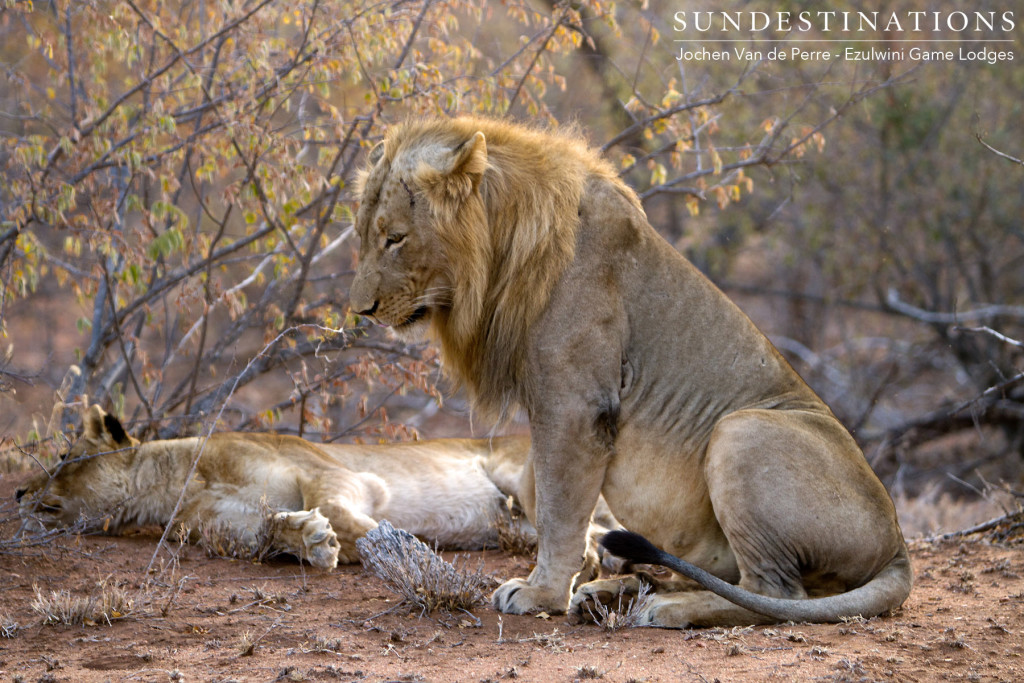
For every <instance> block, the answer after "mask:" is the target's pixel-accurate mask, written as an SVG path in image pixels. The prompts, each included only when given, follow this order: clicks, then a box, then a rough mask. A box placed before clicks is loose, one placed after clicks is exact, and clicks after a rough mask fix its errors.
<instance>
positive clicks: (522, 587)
mask: <svg viewBox="0 0 1024 683" xmlns="http://www.w3.org/2000/svg"><path fill="white" fill-rule="evenodd" d="M567 602H568V599H567V596H565V595H564V594H559V593H558V592H557V591H553V590H551V589H550V588H546V587H544V586H532V585H530V583H529V582H528V581H527V580H526V579H510V580H508V581H506V582H505V583H503V584H501V585H500V586H498V589H497V590H496V591H494V594H493V595H491V604H492V605H494V608H495V609H496V610H498V611H499V612H505V613H506V614H529V613H531V612H547V613H548V614H562V613H564V612H565V606H566V603H567Z"/></svg>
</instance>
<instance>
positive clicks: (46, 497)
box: [17, 405, 617, 575]
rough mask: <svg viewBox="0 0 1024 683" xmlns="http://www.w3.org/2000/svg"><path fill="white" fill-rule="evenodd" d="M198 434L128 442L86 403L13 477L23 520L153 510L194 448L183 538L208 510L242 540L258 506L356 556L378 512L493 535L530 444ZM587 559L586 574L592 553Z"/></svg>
mask: <svg viewBox="0 0 1024 683" xmlns="http://www.w3.org/2000/svg"><path fill="white" fill-rule="evenodd" d="M201 441H202V440H201V439H200V438H198V437H194V438H185V439H170V440H165V441H153V442H150V443H144V444H139V442H138V441H137V440H136V439H134V438H132V437H130V436H129V435H128V434H127V433H126V432H125V430H124V428H123V427H122V426H121V423H120V422H118V420H117V419H116V418H115V417H113V416H112V415H108V414H107V413H105V412H104V411H103V409H101V408H100V407H99V406H97V405H93V406H91V407H90V408H88V410H87V411H86V412H85V414H84V416H83V434H82V436H81V437H80V438H79V439H78V440H77V441H76V442H75V443H74V445H73V446H72V447H71V449H70V451H69V452H68V454H67V455H65V456H64V459H63V460H62V461H61V463H60V464H59V465H58V467H57V468H56V469H55V471H54V472H52V473H50V472H40V473H39V474H37V475H35V476H34V477H33V478H32V479H31V480H30V481H29V482H28V483H27V484H26V485H25V487H24V488H21V489H19V490H18V491H17V496H18V500H19V501H20V506H19V508H20V514H21V516H22V518H23V519H24V520H25V521H26V523H27V524H28V525H29V526H30V527H31V528H35V529H39V528H54V527H59V526H69V525H72V524H75V523H82V524H84V525H85V528H86V529H87V530H99V529H103V530H106V531H111V532H117V531H119V530H122V529H123V528H125V527H126V526H128V525H132V524H137V525H146V524H161V525H162V524H166V523H167V522H168V521H169V520H170V518H171V512H172V511H173V509H174V505H175V503H176V502H177V500H178V496H179V494H180V493H181V490H182V487H184V486H185V481H186V477H187V475H188V472H189V469H190V467H191V465H192V462H193V460H194V458H195V457H196V455H197V453H198V450H197V449H199V448H202V449H203V450H202V457H201V458H200V459H199V461H198V466H197V469H196V474H195V477H193V479H192V480H191V481H190V482H189V484H188V488H187V490H186V493H185V498H184V502H183V506H182V508H181V512H180V513H179V515H178V517H177V519H178V520H180V521H181V522H183V523H184V525H185V527H186V528H188V529H189V530H190V532H191V535H192V537H193V538H192V540H196V536H197V535H198V533H199V531H200V529H201V528H202V526H203V525H204V524H206V523H214V524H217V525H219V526H221V527H223V528H225V529H226V530H228V531H230V532H232V533H233V534H235V535H236V536H237V537H239V538H241V539H242V540H243V542H244V543H247V544H252V543H253V542H254V541H255V534H256V530H257V529H259V528H260V527H261V524H262V522H263V517H264V515H266V514H267V511H268V510H270V511H271V514H272V521H271V525H270V533H271V536H272V538H271V544H270V545H271V549H272V550H274V551H277V552H281V553H287V554H291V555H295V556H296V557H298V558H300V559H302V560H305V561H307V562H309V563H310V564H312V565H313V566H315V567H323V568H332V567H334V566H336V565H337V564H338V562H341V563H350V562H357V561H358V559H359V556H358V553H357V551H356V546H355V542H356V539H358V538H360V537H361V536H362V535H363V534H365V533H366V532H367V531H369V530H370V529H373V528H374V527H376V526H377V521H378V520H381V519H387V520H388V521H390V522H391V523H392V524H393V525H394V526H396V527H399V528H403V529H405V530H407V531H409V532H411V533H414V534H416V535H418V536H421V537H422V538H424V539H426V540H428V541H429V542H431V543H437V544H439V545H441V546H442V547H447V548H453V549H479V548H482V547H485V546H488V545H494V543H495V541H496V540H497V530H496V524H495V523H496V522H497V521H498V519H499V517H500V516H501V515H503V514H507V512H508V509H507V499H508V496H516V495H517V494H518V486H519V481H520V480H521V479H522V469H523V466H524V464H525V463H526V459H527V453H528V452H529V448H530V446H529V439H528V438H527V437H496V438H493V439H439V440H434V441H414V442H407V443H396V444H389V445H378V446H360V445H349V444H346V445H335V444H314V443H311V442H309V441H306V440H303V439H300V438H297V437H294V436H280V435H276V434H245V433H231V432H229V433H218V434H213V435H211V436H210V438H209V440H207V442H206V444H205V446H203V445H202V443H201ZM598 514H599V520H598V521H599V522H601V523H602V525H601V526H595V529H594V533H595V534H597V533H600V532H601V531H604V530H606V529H607V528H608V527H614V526H617V525H616V524H615V522H614V520H613V519H611V517H610V516H609V515H607V511H606V508H603V507H602V509H601V510H599V512H598ZM524 523H525V520H524ZM525 532H526V533H531V532H532V527H531V526H530V525H529V524H528V523H525ZM589 566H590V570H589V572H590V574H591V575H594V574H596V569H597V568H596V555H593V554H592V555H591V557H590V560H589Z"/></svg>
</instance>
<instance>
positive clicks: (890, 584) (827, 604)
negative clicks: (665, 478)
mask: <svg viewBox="0 0 1024 683" xmlns="http://www.w3.org/2000/svg"><path fill="white" fill-rule="evenodd" d="M601 545H603V546H604V547H605V549H606V550H608V552H610V553H612V554H613V555H617V556H619V557H621V558H624V559H626V560H630V561H631V562H636V563H641V564H655V565H660V566H662V567H668V568H669V569H671V570H673V571H675V572H678V573H680V574H682V575H683V576H685V577H687V578H688V579H692V580H694V581H696V582H697V583H699V584H700V585H701V586H703V587H704V588H706V589H708V590H709V591H711V592H712V593H715V594H717V595H719V596H721V597H723V598H725V599H726V600H728V601H730V602H732V603H735V604H736V605H739V606H740V607H743V608H746V609H748V610H750V611H751V612H757V613H758V614H763V615H765V616H768V617H771V618H773V619H777V620H779V621H795V622H800V621H812V622H837V621H842V620H844V619H850V618H854V617H864V618H867V617H873V616H876V615H878V614H882V613H883V612H887V611H889V610H892V609H895V608H897V607H899V606H900V605H902V604H903V601H904V600H906V599H907V596H908V595H910V587H911V585H912V583H913V573H912V572H911V569H910V558H909V556H908V554H907V547H906V545H902V546H901V549H900V551H899V552H898V553H897V554H896V556H895V557H893V558H892V560H890V562H889V563H888V564H887V565H886V566H885V567H883V568H882V570H881V571H880V572H878V573H877V574H876V575H875V576H874V577H873V578H872V579H871V580H870V581H868V582H867V583H866V584H864V585H863V586H859V587H858V588H855V589H853V590H851V591H847V592H845V593H840V594H838V595H830V596H828V597H823V598H807V599H787V598H772V597H768V596H765V595H759V594H757V593H751V592H750V591H748V590H745V589H743V588H740V587H739V586H736V585H734V584H731V583H727V582H725V581H723V580H722V579H720V578H718V577H717V576H713V575H712V574H709V573H708V572H706V571H704V570H703V569H701V568H700V567H697V566H695V565H692V564H690V563H689V562H687V561H685V560H681V559H679V558H678V557H676V556H675V555H671V554H669V553H667V552H665V551H664V550H661V549H660V548H657V547H655V546H654V544H652V543H651V542H650V541H648V540H647V539H646V538H644V537H643V536H641V535H640V534H637V533H634V532H632V531H623V530H619V531H610V532H608V533H607V534H605V535H604V537H603V538H602V539H601Z"/></svg>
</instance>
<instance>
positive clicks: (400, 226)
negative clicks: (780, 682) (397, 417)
mask: <svg viewBox="0 0 1024 683" xmlns="http://www.w3.org/2000/svg"><path fill="white" fill-rule="evenodd" d="M361 184H362V201H361V205H360V207H359V212H358V215H357V218H356V230H357V231H358V233H359V237H360V239H361V240H362V244H361V247H360V252H359V266H358V270H357V272H356V276H355V280H354V281H353V283H352V290H351V303H352V308H353V310H354V311H356V312H357V313H360V314H362V315H366V316H372V317H373V318H374V319H375V320H376V321H377V322H378V323H381V324H383V325H388V326H391V327H392V328H393V329H394V330H395V331H396V332H397V333H398V334H399V335H401V336H410V335H412V334H414V333H416V332H418V331H423V330H426V331H428V332H429V335H430V336H431V337H432V338H433V339H434V340H435V341H436V342H438V344H439V346H440V350H441V354H442V360H443V362H444V364H445V365H446V367H447V369H448V371H449V373H450V374H451V375H452V376H453V377H454V379H455V380H456V381H459V382H461V383H462V384H463V385H464V386H465V387H466V388H467V390H468V392H469V394H470V396H471V397H472V398H473V399H474V401H475V404H476V406H477V407H479V408H481V409H483V410H484V411H486V412H489V413H491V414H497V415H502V414H507V412H508V411H510V410H511V409H513V408H514V407H515V406H516V405H518V406H521V407H522V408H523V409H525V411H526V413H527V415H528V417H529V420H530V436H531V439H532V450H531V452H530V459H531V463H532V467H526V468H524V477H525V480H524V486H523V491H524V493H528V492H529V491H530V490H531V489H533V490H535V496H536V497H535V500H531V499H530V496H529V495H525V496H524V503H525V504H526V505H527V506H528V507H529V506H533V505H535V513H533V514H531V518H533V519H534V521H535V523H536V525H537V528H538V530H539V548H538V557H537V566H536V568H535V569H534V570H533V572H532V573H531V574H530V576H529V578H527V579H512V580H510V581H507V582H506V583H504V584H503V585H502V586H500V587H499V588H498V589H497V590H496V591H495V593H494V595H493V598H492V599H493V602H494V605H495V606H496V607H497V608H498V609H500V610H501V611H504V612H511V613H525V612H531V611H539V610H545V611H547V612H564V611H565V610H566V609H567V608H568V609H571V610H572V611H573V612H574V613H577V614H580V613H584V612H585V611H586V609H585V608H586V607H587V605H588V603H589V602H591V601H595V600H602V601H603V600H607V599H610V598H611V597H612V596H613V595H615V594H616V593H618V592H619V591H622V590H636V589H637V585H638V582H637V581H636V579H635V578H633V579H628V580H626V581H625V582H624V583H621V584H620V583H618V582H611V581H608V580H605V581H598V582H594V583H589V584H586V585H584V586H582V587H581V588H580V589H579V590H578V591H577V592H576V593H575V595H573V596H571V602H570V591H571V586H572V585H573V577H574V575H575V574H576V573H577V572H578V571H580V569H581V566H582V559H581V558H582V557H583V556H584V549H585V547H586V546H585V537H586V529H587V520H588V519H589V516H590V512H591V510H592V509H593V508H594V504H595V502H596V501H597V500H598V495H599V494H600V493H602V492H603V493H604V496H605V499H606V500H607V502H608V505H609V506H610V507H611V510H612V512H613V513H614V514H615V516H616V517H617V518H618V519H619V521H620V522H622V524H623V525H624V526H625V527H626V528H628V529H632V530H634V531H636V532H639V533H641V534H643V535H645V536H647V537H648V538H650V539H651V540H652V541H653V542H654V543H655V544H657V545H658V546H660V547H661V548H664V549H666V550H668V551H669V552H671V553H674V554H675V555H678V556H680V557H682V558H685V560H687V561H688V562H690V563H692V564H694V565H697V566H698V567H701V568H703V569H704V570H707V572H710V574H712V575H713V576H715V577H719V578H720V579H724V580H725V581H726V582H728V583H732V584H737V583H738V585H739V587H740V588H741V589H742V590H741V591H738V592H739V593H742V594H744V595H747V596H749V599H747V600H745V602H744V604H745V605H746V608H743V607H739V606H738V605H736V604H735V602H732V601H730V600H727V599H724V598H722V597H719V596H718V595H717V593H719V592H725V591H722V588H721V585H720V584H715V583H714V582H713V581H706V582H704V584H702V585H704V587H705V588H709V587H710V590H711V591H715V594H713V593H712V592H708V591H707V590H693V588H695V585H694V584H692V583H690V584H688V585H687V584H682V583H673V584H672V585H673V586H674V587H675V589H674V591H672V592H667V593H659V594H657V595H655V596H653V598H652V600H651V601H650V602H649V603H648V607H646V608H645V609H644V611H643V615H642V617H643V620H644V621H645V622H646V623H648V624H650V625H657V626H668V627H685V626H689V625H734V624H751V623H759V622H770V621H776V620H788V619H793V620H797V621H800V620H812V621H834V620H838V619H842V618H844V617H850V616H854V615H862V616H865V617H866V616H870V615H875V614H879V613H882V612H885V611H887V610H891V609H894V608H896V607H898V606H899V605H900V604H902V602H903V600H904V599H905V598H906V597H907V595H908V593H909V591H910V586H911V569H910V564H909V558H908V554H907V548H906V544H905V543H904V540H903V535H902V533H901V532H900V528H899V524H898V523H897V520H896V514H895V510H894V508H893V504H892V500H891V499H890V498H889V496H888V494H887V492H886V490H885V488H884V487H883V486H882V484H881V482H879V480H878V479H877V478H876V477H875V475H874V473H873V472H872V471H871V469H870V467H869V466H868V464H867V462H866V461H865V459H864V456H863V454H862V453H861V451H860V449H859V448H858V446H857V444H856V443H855V442H854V440H853V438H852V437H851V436H850V434H849V433H848V432H847V430H846V429H845V428H844V427H843V426H842V425H841V424H840V423H839V421H838V420H837V419H836V418H835V416H834V415H833V414H832V412H831V411H830V410H829V409H828V407H827V406H825V404H824V403H823V402H822V401H821V399H819V398H818V396H816V395H815V394H814V392H813V391H812V390H811V389H810V388H809V387H808V386H807V385H806V384H805V383H804V382H803V380H801V379H800V377H799V376H798V375H797V374H796V372H795V371H794V370H793V369H792V368H791V367H790V366H789V364H788V363H787V362H786V361H785V360H784V359H783V358H782V356H781V355H780V354H779V353H778V352H777V351H776V349H775V348H774V347H773V346H772V345H771V343H769V341H768V340H767V339H766V338H765V337H764V335H763V334H761V332H760V331H758V330H757V328H755V327H754V325H753V323H752V322H751V321H750V320H749V319H748V318H747V317H746V316H745V315H744V314H743V313H742V312H741V311H740V310H739V309H738V308H737V307H736V306H735V305H734V304H732V303H731V302H730V301H729V299H728V298H726V296H725V295H724V294H722V293H721V292H720V291H719V290H718V289H716V288H715V287H714V285H712V284H711V283H710V282H709V281H708V280H707V279H706V278H705V277H703V276H702V275H701V273H700V272H699V271H698V270H697V269H696V268H694V267H693V265H691V264H690V263H689V262H687V261H686V260H685V259H684V258H683V257H682V256H680V254H679V253H678V252H677V251H676V250H675V249H673V248H672V247H671V246H670V245H669V244H668V243H667V242H666V241H665V240H664V239H662V238H661V237H660V236H659V235H658V234H657V233H656V232H655V231H654V229H653V228H652V227H651V226H650V224H649V223H648V221H647V218H646V216H645V215H644V212H643V209H642V208H641V206H640V202H639V200H638V198H637V196H636V195H635V193H633V192H632V191H631V190H630V189H629V188H628V187H627V186H626V185H625V184H624V183H623V182H622V181H621V180H620V179H619V178H618V176H617V174H616V172H615V169H614V168H613V167H612V166H611V165H610V164H609V163H607V162H605V161H603V160H602V159H600V158H599V155H598V154H597V152H595V151H594V150H592V149H590V148H588V147H587V146H586V145H585V144H584V143H583V142H582V141H581V140H580V139H579V137H578V136H577V135H574V134H566V133H547V132H542V131H538V130H533V129H530V128H526V127H521V126H518V125H515V124H511V123H507V122H503V121H494V120H487V119H479V118H462V119H455V120H426V121H424V120H419V121H413V122H409V123H406V124H404V125H398V126H394V127H393V128H391V129H390V130H389V132H388V134H387V135H386V136H385V139H384V141H383V143H381V144H380V145H378V146H377V147H376V148H375V149H374V150H373V151H372V152H371V153H370V156H369V165H368V169H367V171H366V172H365V174H364V176H363V177H362V178H361ZM534 476H535V477H536V484H535V487H533V486H532V485H531V481H530V479H531V478H532V477H534ZM631 547H632V546H630V545H629V544H623V545H622V546H621V547H620V550H622V551H623V552H626V551H628V550H630V548H631ZM645 557H649V555H647V556H645ZM663 587H664V586H663ZM684 588H685V589H687V590H682V589H684ZM735 593H736V592H735V591H734V594H735ZM821 596H829V597H821ZM766 597H767V598H774V599H775V600H768V599H766ZM779 599H781V600H779ZM748 608H749V609H748Z"/></svg>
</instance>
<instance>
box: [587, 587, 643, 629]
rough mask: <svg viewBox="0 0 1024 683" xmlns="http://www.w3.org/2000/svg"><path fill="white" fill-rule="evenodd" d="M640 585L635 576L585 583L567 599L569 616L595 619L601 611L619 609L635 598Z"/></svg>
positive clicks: (588, 619)
mask: <svg viewBox="0 0 1024 683" xmlns="http://www.w3.org/2000/svg"><path fill="white" fill-rule="evenodd" d="M640 585H641V584H640V579H638V578H637V577H636V576H624V577H622V578H618V579H602V580H600V581H591V582H590V583H585V584H583V585H582V586H580V587H579V589H578V590H577V591H576V592H575V593H574V594H573V596H572V599H571V600H570V601H569V617H570V619H571V620H572V621H577V622H580V621H596V620H597V615H598V614H600V613H601V612H602V611H607V610H608V609H610V610H613V611H621V610H622V609H623V608H624V607H626V606H627V605H629V603H630V602H631V601H633V600H635V599H636V596H637V595H638V594H639V593H640ZM599 605H600V606H601V607H599ZM602 607H603V608H606V609H602Z"/></svg>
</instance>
